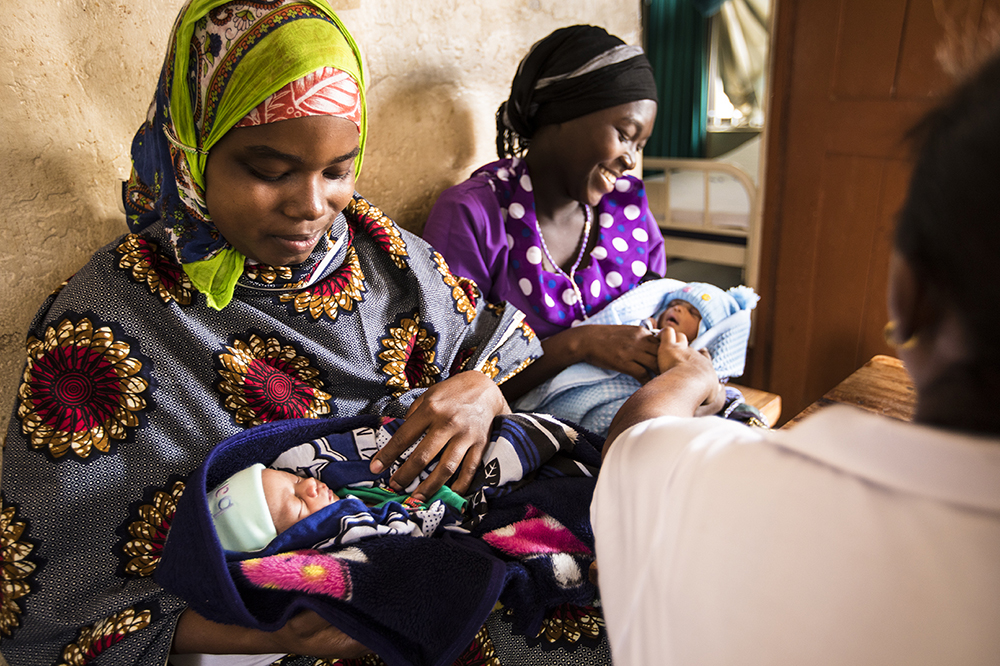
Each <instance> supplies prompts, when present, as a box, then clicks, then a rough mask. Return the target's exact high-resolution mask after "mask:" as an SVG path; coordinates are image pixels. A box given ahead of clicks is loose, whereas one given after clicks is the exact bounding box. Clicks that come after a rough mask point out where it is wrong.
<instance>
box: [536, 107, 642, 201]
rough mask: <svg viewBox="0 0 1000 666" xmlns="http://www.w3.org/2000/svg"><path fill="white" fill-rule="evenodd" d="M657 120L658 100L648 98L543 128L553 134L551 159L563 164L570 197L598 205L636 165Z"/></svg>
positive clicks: (565, 183) (563, 178)
mask: <svg viewBox="0 0 1000 666" xmlns="http://www.w3.org/2000/svg"><path fill="white" fill-rule="evenodd" d="M655 120H656V102H654V101H653V100H651V99H644V100H639V101H636V102H629V103H627V104H619V105H618V106H613V107H611V108H608V109H603V110H601V111H595V112H594V113H589V114H587V115H585V116H581V117H579V118H574V119H573V120H568V121H566V122H564V123H561V124H559V125H550V126H547V127H542V128H539V133H542V132H545V133H549V134H551V136H550V137H547V138H548V139H551V142H549V143H547V145H546V150H547V151H551V153H550V155H548V156H547V158H546V162H549V163H552V164H555V165H558V168H559V170H560V171H561V179H562V180H563V187H564V188H565V191H566V193H567V194H568V195H569V196H570V197H572V198H573V199H574V200H576V201H579V202H581V203H586V204H589V205H591V206H596V205H597V204H598V203H600V201H601V198H602V197H603V196H604V195H605V194H608V193H610V192H611V191H612V190H614V188H615V182H616V181H617V180H618V178H620V177H621V176H622V174H624V173H625V172H626V171H628V170H630V169H632V168H634V167H635V166H636V162H637V160H638V154H639V152H640V151H641V150H642V148H643V147H644V146H645V145H646V141H648V140H649V135H650V134H651V133H652V132H653V122H654V121H655ZM539 138H541V136H540V135H539ZM532 141H535V139H532ZM533 145H534V144H533Z"/></svg>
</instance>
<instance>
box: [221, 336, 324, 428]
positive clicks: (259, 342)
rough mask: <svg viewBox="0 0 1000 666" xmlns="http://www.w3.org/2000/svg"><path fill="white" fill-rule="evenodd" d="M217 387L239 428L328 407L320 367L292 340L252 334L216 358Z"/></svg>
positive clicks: (316, 413)
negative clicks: (290, 341) (289, 341)
mask: <svg viewBox="0 0 1000 666" xmlns="http://www.w3.org/2000/svg"><path fill="white" fill-rule="evenodd" d="M217 360H218V363H219V365H220V366H221V367H220V368H219V370H218V372H219V376H221V377H222V381H221V382H219V391H220V392H221V393H222V394H223V395H225V406H226V409H228V410H229V411H230V412H232V413H233V414H234V416H235V418H236V422H237V423H239V424H240V425H242V426H245V427H251V426H255V425H260V424H262V423H268V422H270V421H277V420H280V419H295V418H310V419H314V418H318V417H320V416H323V415H325V414H329V413H330V411H331V407H330V399H331V397H332V396H331V395H330V394H329V393H327V392H326V391H324V390H322V388H321V387H322V386H323V382H322V379H321V378H320V372H319V370H318V369H316V368H315V367H314V366H313V365H312V362H311V361H310V359H309V358H307V357H306V356H304V355H302V354H301V353H300V352H299V351H298V350H297V349H296V347H295V346H294V345H291V344H284V343H282V341H280V340H279V339H278V338H277V337H270V338H265V337H262V336H260V335H257V334H256V333H255V334H252V335H250V337H249V338H248V339H247V340H246V341H244V340H239V339H237V340H234V341H233V342H232V344H230V345H229V346H227V347H226V350H225V351H224V352H222V353H220V354H219V355H218V357H217Z"/></svg>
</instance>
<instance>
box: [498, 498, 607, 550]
mask: <svg viewBox="0 0 1000 666" xmlns="http://www.w3.org/2000/svg"><path fill="white" fill-rule="evenodd" d="M483 540H484V541H486V543H488V544H490V545H491V546H493V547H494V548H496V549H497V550H502V551H503V552H505V553H507V554H509V555H513V556H515V557H519V558H522V559H525V558H529V557H537V556H539V555H552V554H556V553H575V554H582V555H589V554H590V549H589V548H587V546H586V544H584V543H583V542H582V541H580V540H579V539H577V538H576V536H574V535H573V533H572V532H570V531H569V530H568V529H567V528H566V526H565V525H563V524H562V523H560V522H559V521H558V520H556V519H555V518H553V517H552V516H550V515H548V514H547V513H543V512H542V511H540V510H538V509H537V508H536V507H534V506H531V505H528V510H527V512H526V514H525V516H524V520H519V521H518V522H516V523H514V524H512V525H507V526H505V527H501V528H499V529H495V530H493V531H492V532H487V533H486V534H484V535H483Z"/></svg>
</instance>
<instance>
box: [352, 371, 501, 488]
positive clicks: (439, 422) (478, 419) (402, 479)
mask: <svg viewBox="0 0 1000 666" xmlns="http://www.w3.org/2000/svg"><path fill="white" fill-rule="evenodd" d="M508 413H510V407H508V405H507V401H506V400H504V397H503V394H502V393H500V389H499V388H498V387H497V385H496V384H495V383H494V382H493V380H492V379H490V378H489V377H487V376H486V375H484V374H483V373H481V372H476V371H469V372H461V373H459V374H457V375H454V376H452V377H449V378H448V379H446V380H444V381H443V382H439V383H437V384H435V385H434V386H432V387H430V388H429V389H427V390H426V391H424V393H423V394H421V395H420V396H419V397H418V398H417V399H416V400H414V401H413V404H412V405H411V406H410V409H409V411H407V413H406V419H405V421H404V422H403V425H401V426H400V427H399V430H397V431H396V433H395V434H394V435H393V436H392V437H391V438H390V439H389V441H388V442H387V443H386V445H385V446H384V447H382V450H381V451H379V452H378V453H377V454H376V455H375V457H374V458H373V459H372V465H371V470H372V472H374V473H376V474H378V473H379V472H381V471H382V470H383V469H385V468H386V467H388V466H389V465H391V464H392V463H393V462H394V461H395V460H396V459H397V458H398V457H399V456H400V455H402V454H403V452H404V451H406V450H407V449H408V448H410V446H411V445H412V444H413V443H414V442H415V441H417V439H419V438H420V436H421V435H423V436H424V438H423V440H421V442H420V443H419V444H418V445H417V448H415V449H414V450H413V452H412V453H410V455H409V456H408V457H407V459H406V461H405V462H403V464H402V465H400V466H399V469H398V470H396V473H395V474H393V475H392V478H391V479H390V485H391V486H392V487H393V488H394V489H397V490H402V489H404V488H407V487H408V486H409V485H410V483H411V482H412V481H413V479H415V478H417V476H418V475H419V474H420V472H422V471H423V470H424V469H426V468H427V466H428V465H429V464H430V463H431V462H432V461H433V460H434V457H435V456H437V454H438V453H440V454H441V457H440V460H439V461H438V464H437V466H436V467H435V468H434V470H433V471H432V472H431V473H430V475H429V476H428V477H427V478H426V479H424V480H423V482H421V483H420V485H418V486H417V487H416V489H415V490H414V492H413V493H412V494H413V495H415V496H418V497H420V498H422V499H426V498H428V497H430V496H431V495H433V494H434V493H436V492H437V491H438V490H439V489H440V488H441V486H443V485H444V484H445V483H446V482H447V481H448V479H450V478H451V477H452V476H453V475H455V473H456V472H457V473H458V477H457V478H456V480H455V482H454V483H452V484H451V489H452V490H454V491H455V492H457V493H458V494H460V495H461V494H464V493H465V491H466V490H468V488H469V485H470V484H471V483H472V478H473V476H474V475H475V473H476V468H477V467H478V466H479V463H480V462H481V461H482V458H483V452H484V451H485V450H486V445H487V444H488V443H489V439H490V428H491V427H492V425H493V418H494V417H496V416H497V415H498V414H508Z"/></svg>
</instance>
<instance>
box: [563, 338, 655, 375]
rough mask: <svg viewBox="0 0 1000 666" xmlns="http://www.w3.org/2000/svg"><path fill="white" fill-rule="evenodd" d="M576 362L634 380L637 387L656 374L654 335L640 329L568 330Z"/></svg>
mask: <svg viewBox="0 0 1000 666" xmlns="http://www.w3.org/2000/svg"><path fill="white" fill-rule="evenodd" d="M570 332H572V335H574V336H575V337H576V338H577V339H576V345H577V346H578V348H579V352H578V356H579V357H580V358H579V360H582V361H586V362H587V363H590V364H591V365H596V366H597V367H599V368H605V369H606V370H615V371H617V372H622V373H624V374H626V375H630V376H632V377H635V378H636V379H637V380H638V381H639V383H640V384H645V383H646V382H647V381H649V378H650V376H651V375H650V373H652V374H656V368H657V358H656V354H657V348H658V347H659V341H658V340H657V339H656V335H655V334H654V333H653V332H652V331H650V330H649V329H648V328H645V327H643V326H616V325H593V326H579V327H577V328H573V329H570V330H569V331H566V333H570Z"/></svg>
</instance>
